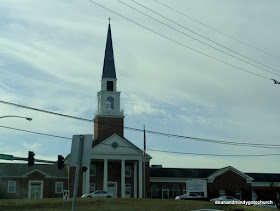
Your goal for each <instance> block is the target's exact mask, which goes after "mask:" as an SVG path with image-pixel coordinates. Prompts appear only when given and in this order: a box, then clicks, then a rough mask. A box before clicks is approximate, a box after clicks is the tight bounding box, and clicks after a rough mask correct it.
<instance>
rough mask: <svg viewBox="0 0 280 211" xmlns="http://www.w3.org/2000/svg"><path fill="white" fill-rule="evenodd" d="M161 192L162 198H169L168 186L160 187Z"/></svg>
mask: <svg viewBox="0 0 280 211" xmlns="http://www.w3.org/2000/svg"><path fill="white" fill-rule="evenodd" d="M161 192H162V198H163V199H169V188H168V187H166V186H164V187H163V188H162V189H161Z"/></svg>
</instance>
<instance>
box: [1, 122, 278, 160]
mask: <svg viewBox="0 0 280 211" xmlns="http://www.w3.org/2000/svg"><path fill="white" fill-rule="evenodd" d="M0 127H2V128H7V129H11V130H17V131H22V132H27V133H33V134H37V135H44V136H49V137H55V138H62V139H69V140H72V138H69V137H65V136H57V135H52V134H47V133H41V132H35V131H29V130H23V129H19V128H12V127H7V126H2V125H0ZM99 144H103V145H110V146H111V144H105V143H99ZM118 147H125V148H133V147H129V146H121V145H118ZM138 148H139V147H138ZM139 149H140V148H139ZM146 150H148V151H154V152H165V153H173V154H174V153H175V154H185V155H186V154H187V155H204V156H224V157H225V156H227V157H241V156H242V157H243V156H244V157H262V156H276V155H278V156H279V155H280V154H254V155H244V154H243V155H226V154H203V153H193V152H174V151H166V150H157V149H146ZM52 163H53V162H52Z"/></svg>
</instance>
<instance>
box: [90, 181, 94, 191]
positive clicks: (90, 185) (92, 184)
mask: <svg viewBox="0 0 280 211" xmlns="http://www.w3.org/2000/svg"><path fill="white" fill-rule="evenodd" d="M91 185H94V190H93V191H90V186H91ZM94 191H95V183H93V182H92V183H89V193H92V192H94Z"/></svg>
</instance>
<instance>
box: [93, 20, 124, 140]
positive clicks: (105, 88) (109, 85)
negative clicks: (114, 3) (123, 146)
mask: <svg viewBox="0 0 280 211" xmlns="http://www.w3.org/2000/svg"><path fill="white" fill-rule="evenodd" d="M120 94H121V93H120V92H118V91H117V77H116V70H115V62H114V52H113V43H112V35H111V26H110V23H109V26H108V34H107V41H106V49H105V57H104V64H103V72H102V79H101V91H99V92H98V93H97V99H98V109H97V112H96V113H95V117H94V138H97V139H98V142H101V141H103V140H104V139H106V138H108V137H110V136H111V135H113V134H115V133H116V134H118V135H119V136H121V137H123V119H124V115H123V111H122V110H120Z"/></svg>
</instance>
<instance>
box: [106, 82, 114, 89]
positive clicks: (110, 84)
mask: <svg viewBox="0 0 280 211" xmlns="http://www.w3.org/2000/svg"><path fill="white" fill-rule="evenodd" d="M113 85H114V83H113V81H107V91H114V86H113Z"/></svg>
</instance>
